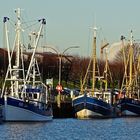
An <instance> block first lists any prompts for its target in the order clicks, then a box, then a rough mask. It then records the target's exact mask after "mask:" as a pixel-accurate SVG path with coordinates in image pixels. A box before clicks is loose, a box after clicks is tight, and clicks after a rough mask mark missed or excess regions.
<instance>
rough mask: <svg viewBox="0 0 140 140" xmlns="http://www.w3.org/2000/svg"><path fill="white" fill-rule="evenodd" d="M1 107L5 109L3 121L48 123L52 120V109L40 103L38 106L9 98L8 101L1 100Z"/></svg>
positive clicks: (34, 103) (31, 102)
mask: <svg viewBox="0 0 140 140" xmlns="http://www.w3.org/2000/svg"><path fill="white" fill-rule="evenodd" d="M0 105H1V106H2V109H3V111H2V112H3V113H4V114H3V120H5V121H7V120H8V121H47V120H50V118H52V108H51V106H48V105H47V104H43V103H40V105H37V104H36V102H33V101H28V102H25V101H23V100H20V99H16V98H12V97H7V98H6V100H5V99H4V98H0ZM16 110H17V111H16ZM19 112H20V113H23V115H22V114H19ZM10 113H11V115H10ZM14 113H15V114H16V115H17V116H16V115H14ZM25 114H26V115H25Z"/></svg>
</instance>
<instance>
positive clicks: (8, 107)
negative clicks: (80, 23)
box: [0, 8, 53, 121]
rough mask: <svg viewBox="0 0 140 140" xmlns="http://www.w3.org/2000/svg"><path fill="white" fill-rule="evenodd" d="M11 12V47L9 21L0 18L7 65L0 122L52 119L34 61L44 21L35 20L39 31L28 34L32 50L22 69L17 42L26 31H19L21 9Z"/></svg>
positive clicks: (21, 51) (45, 87)
mask: <svg viewBox="0 0 140 140" xmlns="http://www.w3.org/2000/svg"><path fill="white" fill-rule="evenodd" d="M15 13H16V23H15V24H14V25H15V39H14V44H13V47H11V46H10V43H9V35H8V34H9V33H8V32H9V30H8V23H9V21H10V18H8V17H4V19H3V22H4V28H5V36H6V37H5V38H6V46H7V54H8V61H9V65H8V68H7V72H6V76H5V81H4V84H3V88H2V93H1V98H0V105H1V106H2V117H3V118H2V119H3V121H49V120H52V117H53V115H52V107H51V104H50V103H49V102H48V100H47V86H46V85H45V84H44V83H43V82H42V78H41V73H40V71H39V66H38V62H37V58H36V49H37V47H38V44H39V40H40V37H42V30H43V28H44V26H45V24H46V20H45V19H44V18H43V19H40V20H38V21H37V22H38V23H39V24H40V25H39V31H37V32H31V34H30V39H31V35H32V36H33V38H34V39H33V41H32V43H30V46H31V48H32V51H31V57H30V58H31V59H30V60H29V66H28V67H27V69H25V62H24V53H25V51H24V49H25V48H26V46H25V44H24V43H23V41H22V40H21V36H22V35H21V32H26V31H25V30H24V29H23V28H22V25H23V24H22V18H21V9H20V8H18V9H16V10H15ZM11 48H12V50H11Z"/></svg>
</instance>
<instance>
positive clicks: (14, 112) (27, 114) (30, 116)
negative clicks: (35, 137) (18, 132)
mask: <svg viewBox="0 0 140 140" xmlns="http://www.w3.org/2000/svg"><path fill="white" fill-rule="evenodd" d="M3 120H4V121H50V120H52V116H44V115H40V114H37V113H34V112H32V111H29V110H26V109H23V108H19V107H14V106H10V105H6V106H4V107H3Z"/></svg>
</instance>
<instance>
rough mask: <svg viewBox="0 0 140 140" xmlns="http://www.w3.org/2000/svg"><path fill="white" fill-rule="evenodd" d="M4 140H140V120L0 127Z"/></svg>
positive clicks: (82, 121) (106, 120)
mask: <svg viewBox="0 0 140 140" xmlns="http://www.w3.org/2000/svg"><path fill="white" fill-rule="evenodd" d="M0 139H2V140H140V118H139V117H137V118H134V117H133V118H130V117H129V118H116V119H93V120H77V119H54V120H53V121H51V122H47V123H17V122H14V123H3V124H0Z"/></svg>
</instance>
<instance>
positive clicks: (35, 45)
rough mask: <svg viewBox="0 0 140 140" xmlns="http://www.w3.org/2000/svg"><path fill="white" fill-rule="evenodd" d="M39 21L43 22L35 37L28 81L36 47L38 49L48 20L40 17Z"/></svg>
mask: <svg viewBox="0 0 140 140" xmlns="http://www.w3.org/2000/svg"><path fill="white" fill-rule="evenodd" d="M38 21H39V22H41V26H40V29H39V32H38V33H37V38H36V39H35V43H34V44H33V53H32V56H31V61H30V64H29V68H28V71H27V75H26V81H27V80H28V78H29V76H30V72H31V68H32V65H33V63H34V59H35V53H36V49H37V46H38V43H39V39H40V36H41V32H42V29H43V26H44V25H45V24H46V20H45V19H44V18H43V19H40V20H38Z"/></svg>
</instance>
